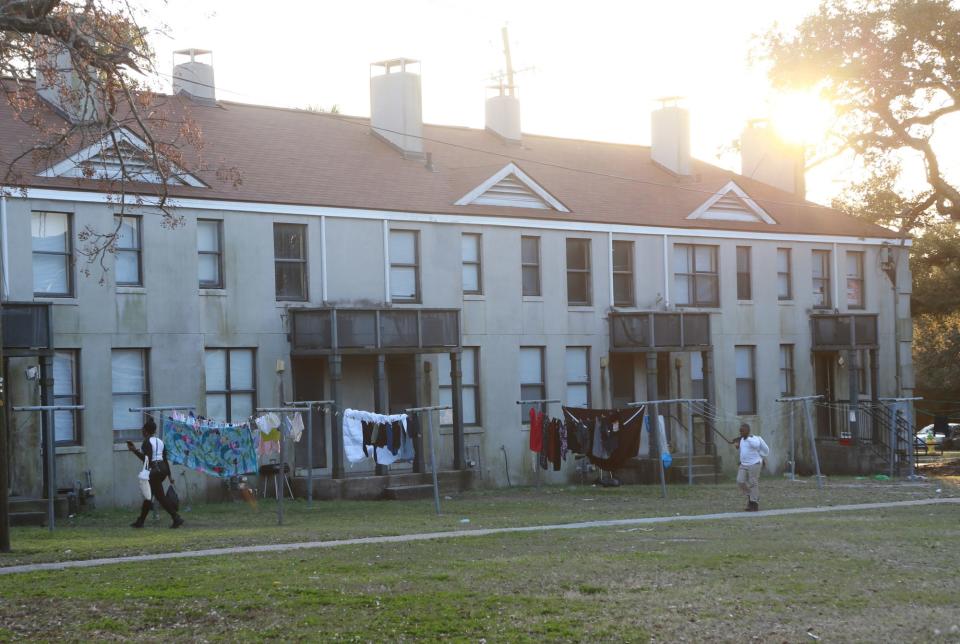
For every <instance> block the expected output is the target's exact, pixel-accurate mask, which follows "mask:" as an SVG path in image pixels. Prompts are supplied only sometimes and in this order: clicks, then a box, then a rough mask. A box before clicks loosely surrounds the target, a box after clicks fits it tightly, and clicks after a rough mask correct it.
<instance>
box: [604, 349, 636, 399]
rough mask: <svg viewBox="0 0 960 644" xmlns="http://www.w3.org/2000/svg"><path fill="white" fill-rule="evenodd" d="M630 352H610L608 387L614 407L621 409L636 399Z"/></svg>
mask: <svg viewBox="0 0 960 644" xmlns="http://www.w3.org/2000/svg"><path fill="white" fill-rule="evenodd" d="M633 356H634V354H632V353H611V354H610V385H611V387H610V389H611V391H612V392H613V394H612V396H611V397H612V399H613V400H612V402H611V404H612V405H613V408H614V409H623V408H624V407H626V406H627V403H632V402H634V401H635V400H636V393H635V392H636V389H635V383H634V372H633Z"/></svg>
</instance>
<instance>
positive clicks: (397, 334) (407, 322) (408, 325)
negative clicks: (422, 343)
mask: <svg viewBox="0 0 960 644" xmlns="http://www.w3.org/2000/svg"><path fill="white" fill-rule="evenodd" d="M380 341H381V343H382V344H383V346H384V347H415V346H417V343H418V338H417V314H416V312H415V311H384V312H382V313H381V314H380Z"/></svg>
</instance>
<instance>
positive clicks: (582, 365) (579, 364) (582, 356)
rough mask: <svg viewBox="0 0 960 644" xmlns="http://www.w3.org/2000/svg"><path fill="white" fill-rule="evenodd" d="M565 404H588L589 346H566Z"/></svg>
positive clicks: (581, 405) (586, 405) (577, 405)
mask: <svg viewBox="0 0 960 644" xmlns="http://www.w3.org/2000/svg"><path fill="white" fill-rule="evenodd" d="M566 368H567V406H568V407H589V406H590V347H567V364H566Z"/></svg>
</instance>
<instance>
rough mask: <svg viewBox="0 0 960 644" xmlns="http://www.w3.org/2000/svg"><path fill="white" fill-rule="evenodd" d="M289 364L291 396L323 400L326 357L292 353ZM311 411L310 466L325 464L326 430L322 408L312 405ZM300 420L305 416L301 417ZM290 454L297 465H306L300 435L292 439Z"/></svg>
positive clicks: (315, 466) (304, 441)
mask: <svg viewBox="0 0 960 644" xmlns="http://www.w3.org/2000/svg"><path fill="white" fill-rule="evenodd" d="M291 366H292V367H293V398H294V400H325V397H324V392H325V387H324V385H323V382H324V375H325V374H326V373H327V359H326V358H322V357H296V358H293V359H292V360H291ZM310 413H311V414H312V415H313V468H314V469H315V470H316V469H319V468H325V467H327V432H326V424H325V418H324V417H325V416H326V414H325V413H324V410H321V409H316V408H314V409H312V410H311V411H310ZM303 420H304V424H306V421H307V419H306V418H304V419H303ZM295 446H296V447H295V450H294V458H295V459H296V461H295V462H296V463H297V465H299V466H302V467H304V468H305V467H306V466H307V463H308V462H309V458H308V452H307V440H306V437H304V439H303V440H301V441H300V442H299V443H295Z"/></svg>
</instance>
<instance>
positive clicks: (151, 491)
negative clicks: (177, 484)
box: [127, 418, 183, 528]
mask: <svg viewBox="0 0 960 644" xmlns="http://www.w3.org/2000/svg"><path fill="white" fill-rule="evenodd" d="M141 431H142V432H143V443H142V444H141V445H140V449H137V448H136V447H135V446H134V445H133V442H132V441H127V449H128V450H130V451H131V452H133V453H134V454H136V456H137V458H138V459H140V460H141V461H142V462H143V467H142V468H141V470H140V473H139V475H138V478H139V482H140V493H141V494H143V505H142V506H140V516H139V517H138V518H137V520H136V521H134V522H133V523H131V524H130V527H131V528H142V527H143V522H144V521H146V520H147V514H149V513H150V508H151V506H152V504H151V503H150V498H151V497H156V498H157V501H159V502H160V505H161V506H163V509H164V510H166V511H167V513H168V514H169V515H170V518H172V519H173V523H171V524H170V527H171V528H179V527H180V526H182V525H183V519H182V518H181V517H180V515H179V514H178V513H177V510H176V508H174V507H173V506H171V505H170V504H169V503H168V502H167V495H166V494H164V491H163V485H162V484H163V479H165V478H167V477H168V476H170V464H169V463H168V462H167V450H166V448H164V446H163V441H162V440H160V439H159V438H157V437H156V436H155V435H154V434H156V433H157V424H156V423H155V422H153V419H152V418H148V419H147V422H146V423H144V425H143V429H142V430H141ZM170 484H171V485H173V477H172V476H171V477H170Z"/></svg>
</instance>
